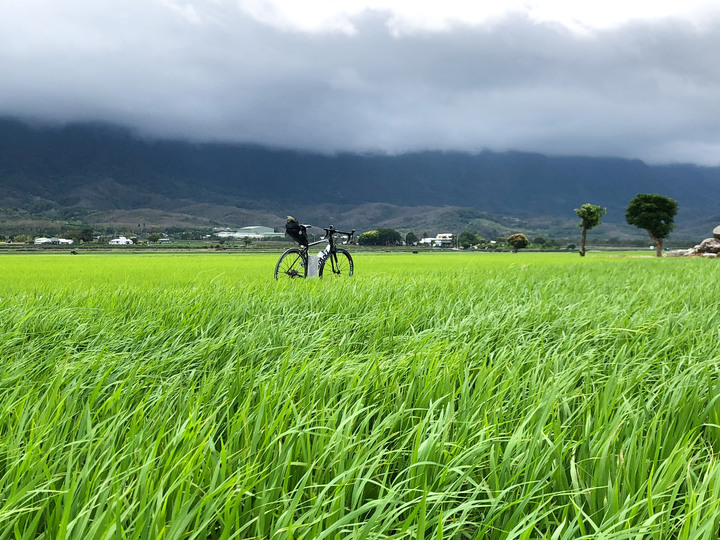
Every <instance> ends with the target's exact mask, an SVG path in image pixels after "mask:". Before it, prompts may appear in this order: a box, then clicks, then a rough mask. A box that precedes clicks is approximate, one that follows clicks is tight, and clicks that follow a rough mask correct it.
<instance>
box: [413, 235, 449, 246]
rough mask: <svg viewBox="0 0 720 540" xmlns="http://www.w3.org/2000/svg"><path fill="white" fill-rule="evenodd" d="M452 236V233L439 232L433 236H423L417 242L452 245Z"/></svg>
mask: <svg viewBox="0 0 720 540" xmlns="http://www.w3.org/2000/svg"><path fill="white" fill-rule="evenodd" d="M452 237H453V235H452V233H440V234H438V235H437V236H435V237H433V238H423V239H422V240H420V241H419V242H418V244H420V245H427V246H432V247H452V245H453V238H452Z"/></svg>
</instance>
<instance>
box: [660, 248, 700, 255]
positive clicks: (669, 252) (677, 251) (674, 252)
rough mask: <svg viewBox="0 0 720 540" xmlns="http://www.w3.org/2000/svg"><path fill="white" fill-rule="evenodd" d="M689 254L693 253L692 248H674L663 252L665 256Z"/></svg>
mask: <svg viewBox="0 0 720 540" xmlns="http://www.w3.org/2000/svg"><path fill="white" fill-rule="evenodd" d="M691 255H695V250H694V249H676V250H675V251H668V252H667V253H665V257H690V256H691Z"/></svg>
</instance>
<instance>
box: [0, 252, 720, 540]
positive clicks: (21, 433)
mask: <svg viewBox="0 0 720 540" xmlns="http://www.w3.org/2000/svg"><path fill="white" fill-rule="evenodd" d="M354 258H355V271H356V275H355V276H353V277H352V278H350V279H348V280H340V281H338V280H307V281H289V280H288V281H286V282H282V281H281V282H275V281H274V280H273V279H272V272H273V268H274V264H275V261H276V259H277V256H276V255H231V254H205V255H188V254H183V255H130V254H118V255H109V254H97V255H93V254H84V253H81V254H80V255H78V256H73V255H69V254H68V255H60V254H56V255H7V256H3V257H1V258H0V268H2V278H3V279H2V282H0V540H5V539H20V538H25V539H38V538H41V539H51V538H52V539H64V538H83V539H104V538H123V539H181V538H183V539H184V538H201V539H228V538H257V539H261V538H263V539H264V538H277V539H280V538H282V539H285V538H288V539H289V538H294V539H299V538H307V539H311V538H312V539H316V538H317V539H323V538H331V539H340V538H342V539H346V538H350V539H358V540H359V539H378V538H393V539H396V538H397V539H400V538H407V539H486V538H487V539H511V538H512V539H515V538H517V539H536V538H547V539H551V540H555V539H571V538H572V539H575V538H588V539H589V538H602V539H641V538H642V539H644V538H655V539H665V538H667V539H675V538H679V539H705V538H707V539H710V538H717V537H718V532H719V527H720V523H719V522H720V462H719V460H718V452H720V402H718V399H719V398H720V314H719V313H720V295H719V294H718V281H719V278H720V266H719V263H717V262H716V261H712V260H704V259H662V260H658V259H654V258H649V257H620V256H613V255H612V254H590V255H589V256H588V257H586V258H584V259H582V258H580V257H578V256H577V254H536V253H520V254H509V253H500V254H478V253H469V254H463V253H452V254H436V253H428V254H417V255H415V254H378V255H373V254H368V253H358V254H356V255H354Z"/></svg>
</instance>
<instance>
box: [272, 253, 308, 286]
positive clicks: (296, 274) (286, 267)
mask: <svg viewBox="0 0 720 540" xmlns="http://www.w3.org/2000/svg"><path fill="white" fill-rule="evenodd" d="M306 275H307V261H306V260H305V255H304V254H303V252H302V251H301V250H299V249H288V250H287V251H286V252H285V253H283V254H282V255H280V258H279V259H278V262H277V264H276V265H275V279H276V280H277V279H280V278H283V277H288V278H290V279H296V278H304V277H305V276H306Z"/></svg>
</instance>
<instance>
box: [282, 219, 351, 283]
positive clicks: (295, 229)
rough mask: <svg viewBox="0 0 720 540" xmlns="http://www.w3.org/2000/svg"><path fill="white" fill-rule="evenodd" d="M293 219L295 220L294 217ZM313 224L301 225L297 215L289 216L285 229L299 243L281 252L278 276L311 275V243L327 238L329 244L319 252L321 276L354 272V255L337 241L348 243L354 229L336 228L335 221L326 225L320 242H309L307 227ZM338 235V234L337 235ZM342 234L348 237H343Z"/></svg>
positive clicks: (348, 274)
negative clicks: (309, 271) (297, 246)
mask: <svg viewBox="0 0 720 540" xmlns="http://www.w3.org/2000/svg"><path fill="white" fill-rule="evenodd" d="M291 219H292V221H291ZM310 228H312V225H300V224H299V223H298V222H297V221H296V220H294V218H288V222H287V224H286V226H285V230H286V232H287V233H288V235H290V237H291V238H292V239H293V240H295V241H296V242H297V243H298V244H300V247H299V248H291V249H288V250H287V251H286V252H285V253H283V254H282V255H280V259H278V262H277V264H276V265H275V279H280V278H281V277H283V276H285V277H289V278H290V279H296V278H305V277H307V276H308V262H309V260H310V259H309V254H308V251H309V249H310V248H311V247H312V246H316V245H317V244H321V243H323V242H325V241H327V247H326V248H325V249H323V250H322V251H321V252H320V253H319V254H318V268H317V273H318V277H323V276H325V275H327V276H352V275H353V270H354V268H355V266H354V264H353V260H352V257H351V256H350V253H348V252H347V250H345V249H343V248H339V247H337V245H336V244H337V243H338V242H344V243H349V242H351V241H352V237H353V235H354V234H355V229H353V230H352V231H350V232H342V231H338V230H336V229H335V228H334V227H333V226H332V225H330V227H329V228H327V229H326V228H323V230H324V231H325V236H323V237H322V238H321V239H320V240H318V241H317V242H308V237H307V230H308V229H310ZM336 236H337V237H338V238H336ZM340 237H347V238H346V239H344V240H342V239H341V238H340Z"/></svg>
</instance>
